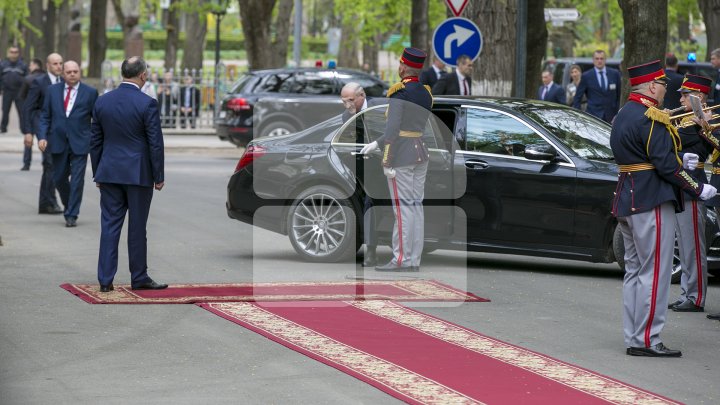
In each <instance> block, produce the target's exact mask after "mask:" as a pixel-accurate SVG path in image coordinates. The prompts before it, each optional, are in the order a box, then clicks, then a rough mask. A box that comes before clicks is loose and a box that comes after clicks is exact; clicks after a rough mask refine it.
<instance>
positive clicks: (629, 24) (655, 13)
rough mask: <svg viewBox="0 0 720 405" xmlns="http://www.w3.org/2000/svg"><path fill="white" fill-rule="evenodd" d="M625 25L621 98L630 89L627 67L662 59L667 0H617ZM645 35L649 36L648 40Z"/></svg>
mask: <svg viewBox="0 0 720 405" xmlns="http://www.w3.org/2000/svg"><path fill="white" fill-rule="evenodd" d="M618 4H619V5H620V8H621V9H622V14H623V23H624V26H625V56H624V58H623V62H622V64H621V71H622V75H623V84H622V95H621V102H623V103H624V100H626V99H627V96H628V94H629V93H630V85H629V83H628V75H627V67H628V66H636V65H640V64H643V63H647V62H650V61H653V60H655V59H659V60H660V61H664V60H665V49H666V48H667V1H664V2H662V1H657V0H618ZM648 38H652V39H653V40H652V41H649V40H648Z"/></svg>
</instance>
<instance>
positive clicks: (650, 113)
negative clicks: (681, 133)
mask: <svg viewBox="0 0 720 405" xmlns="http://www.w3.org/2000/svg"><path fill="white" fill-rule="evenodd" d="M645 116H646V117H648V118H650V119H651V120H653V121H657V122H659V123H662V124H665V125H670V114H668V113H667V112H665V111H663V110H658V109H657V108H655V107H652V106H651V107H648V109H647V111H645Z"/></svg>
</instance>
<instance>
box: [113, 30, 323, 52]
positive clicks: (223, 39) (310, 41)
mask: <svg viewBox="0 0 720 405" xmlns="http://www.w3.org/2000/svg"><path fill="white" fill-rule="evenodd" d="M165 38H166V33H165V31H147V32H143V39H144V40H145V49H148V50H158V51H164V50H165ZM107 42H108V49H123V35H122V32H113V31H108V32H107ZM292 46H293V38H292V37H290V41H289V43H288V48H289V49H292ZM178 47H179V48H184V47H185V33H184V32H181V33H180V43H179V44H178ZM205 49H208V50H213V49H215V33H213V34H212V35H210V34H209V35H207V36H206V37H205ZM220 49H221V50H226V51H228V50H242V49H245V39H244V38H243V37H241V36H231V35H223V36H220ZM303 50H304V51H306V52H315V53H325V52H327V40H326V39H324V38H312V37H307V38H303Z"/></svg>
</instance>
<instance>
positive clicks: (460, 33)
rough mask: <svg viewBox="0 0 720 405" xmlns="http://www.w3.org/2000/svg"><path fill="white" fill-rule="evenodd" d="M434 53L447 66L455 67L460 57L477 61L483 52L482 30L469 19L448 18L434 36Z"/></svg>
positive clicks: (439, 26)
mask: <svg viewBox="0 0 720 405" xmlns="http://www.w3.org/2000/svg"><path fill="white" fill-rule="evenodd" d="M432 43H433V51H434V52H435V55H437V57H438V58H440V60H442V61H443V62H445V64H446V65H448V66H452V67H455V66H456V62H457V58H458V56H460V55H467V56H469V57H470V59H472V60H475V59H477V57H478V56H480V52H481V51H482V34H481V33H480V28H478V27H477V25H475V23H474V22H472V21H470V20H468V19H467V18H462V17H455V18H448V19H447V20H445V21H443V23H442V24H440V25H438V27H437V28H436V29H435V33H434V34H433V41H432Z"/></svg>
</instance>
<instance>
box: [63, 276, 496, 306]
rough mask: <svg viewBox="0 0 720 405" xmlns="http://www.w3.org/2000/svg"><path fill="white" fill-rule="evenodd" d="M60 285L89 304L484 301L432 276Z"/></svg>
mask: <svg viewBox="0 0 720 405" xmlns="http://www.w3.org/2000/svg"><path fill="white" fill-rule="evenodd" d="M60 287H62V288H64V289H66V290H67V291H69V292H71V293H73V294H75V295H77V296H78V297H80V298H81V299H82V300H84V301H86V302H89V303H91V304H192V303H196V302H237V301H308V300H314V301H346V300H396V301H489V300H487V299H485V298H480V297H478V296H476V295H474V294H471V293H468V292H464V291H460V290H457V289H455V288H453V287H450V286H447V285H445V284H442V283H439V282H437V281H433V280H402V281H370V280H358V281H340V282H334V281H317V282H289V283H237V284H171V285H170V287H168V288H167V289H165V290H137V291H133V290H131V289H130V286H129V285H117V286H115V291H111V292H108V293H101V292H100V286H98V285H97V284H95V285H89V284H63V285H61V286H60Z"/></svg>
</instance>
